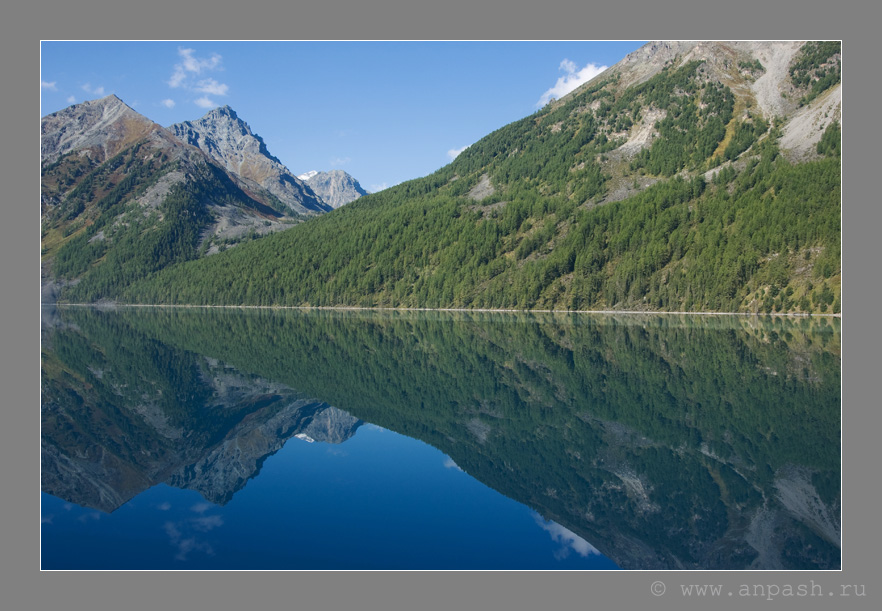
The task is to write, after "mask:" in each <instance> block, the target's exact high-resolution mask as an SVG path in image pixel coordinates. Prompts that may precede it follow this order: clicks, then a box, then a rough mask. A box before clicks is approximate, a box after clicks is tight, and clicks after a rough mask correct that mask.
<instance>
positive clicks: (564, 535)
mask: <svg viewBox="0 0 882 611" xmlns="http://www.w3.org/2000/svg"><path fill="white" fill-rule="evenodd" d="M533 519H534V520H536V524H538V525H539V527H540V528H541V529H542V530H544V531H546V532H547V533H548V534H550V535H551V540H552V541H554V542H555V543H560V545H561V548H560V549H559V550H557V551H556V552H555V553H554V557H555V558H557V559H558V560H563V559H564V558H566V557H567V556H569V555H570V550H573V551H575V552H576V553H577V554H579V555H580V556H582V557H583V558H586V557H588V556H590V555H592V554H600V552H599V551H597V548H596V547H594V546H593V545H591V544H590V543H588V542H587V541H586V540H585V539H583V538H582V537H580V536H579V535H577V534H576V533H574V532H573V531H571V530H568V529H566V528H564V527H563V526H561V525H560V524H558V523H557V522H547V521H545V520H544V519H543V518H542V516H540V515H539V514H538V513H534V514H533Z"/></svg>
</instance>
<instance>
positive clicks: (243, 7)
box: [0, 0, 882, 611]
mask: <svg viewBox="0 0 882 611" xmlns="http://www.w3.org/2000/svg"><path fill="white" fill-rule="evenodd" d="M847 8H848V7H846V6H845V5H844V4H843V3H827V4H821V3H817V2H811V3H805V2H802V3H798V2H795V1H792V0H791V1H788V2H775V3H774V4H772V3H769V2H761V1H758V0H748V1H743V2H738V3H730V4H727V5H725V6H722V7H720V8H711V5H709V4H707V3H701V2H697V1H696V0H688V1H686V0H684V1H681V2H667V3H645V4H638V3H633V2H619V3H611V4H607V5H603V6H601V5H588V4H587V3H577V2H575V1H574V0H565V1H563V2H561V1H559V0H554V1H553V2H551V3H549V2H538V3H533V4H526V3H523V2H518V3H512V2H504V1H503V0H490V1H487V0H481V1H480V2H476V1H475V0H471V1H464V0H452V1H448V2H444V3H434V4H433V5H426V6H420V7H419V8H418V7H417V5H415V4H413V3H410V2H405V1H404V0H388V1H385V2H379V1H377V0H370V2H353V1H350V0H346V1H341V0H329V1H326V2H322V3H311V4H309V5H302V6H297V5H292V4H291V3H283V2H282V1H281V0H273V1H272V2H260V3H243V4H237V5H233V4H230V3H209V2H205V1H204V0H199V2H193V1H191V2H187V3H186V4H182V3H180V2H172V1H170V0H158V1H157V2H151V3H143V4H139V5H137V6H133V7H127V8H123V7H122V5H120V4H118V3H114V2H111V1H110V0H92V1H90V2H65V3H62V2H57V1H41V0H37V1H35V2H30V3H20V4H16V5H15V6H13V7H11V8H6V9H4V19H3V25H2V26H0V27H2V30H3V31H2V36H0V44H2V52H0V61H2V67H3V68H2V74H3V76H4V81H5V82H4V88H3V89H4V94H3V97H4V102H5V103H4V104H3V108H4V110H6V112H7V113H9V114H11V115H12V116H7V119H6V121H4V122H3V130H4V135H6V134H8V136H7V137H4V138H3V144H4V146H3V147H2V155H3V163H2V164H0V167H2V168H3V170H2V171H3V177H4V181H3V183H4V187H5V191H4V196H3V214H4V217H5V218H4V222H3V223H2V232H3V233H2V236H3V239H2V240H0V244H2V246H3V258H2V261H3V279H4V284H6V285H7V286H6V287H4V289H5V290H4V291H3V295H4V296H3V312H4V322H3V325H2V329H3V361H2V367H0V371H2V376H3V377H2V381H3V386H2V387H3V389H4V391H5V392H4V393H3V395H2V396H3V426H2V427H0V435H2V437H0V448H2V452H3V459H2V461H0V465H2V474H3V479H2V481H3V483H4V489H5V494H4V500H3V502H2V506H3V511H2V515H3V517H4V519H3V527H2V539H0V541H2V552H0V553H2V564H0V567H2V570H0V582H2V589H0V601H2V604H0V606H2V607H3V608H8V609H13V610H17V609H49V610H51V609H56V608H64V609H92V610H99V611H100V610H104V609H126V610H128V609H188V610H190V609H209V608H210V609H264V608H285V609H288V608H290V609H347V608H355V607H357V608H359V609H361V608H369V609H373V608H378V609H497V608H499V609H537V610H538V609H587V608H596V609H617V608H621V609H667V608H670V609H682V610H687V609H709V608H713V609H730V608H731V609H753V608H793V609H797V608H798V609H800V610H803V609H815V608H817V609H829V608H841V609H864V608H867V609H870V608H878V605H879V604H880V600H882V597H880V595H879V589H880V587H882V586H880V584H879V583H878V582H876V581H875V579H874V577H877V576H878V570H874V569H875V567H876V565H875V564H874V563H873V557H874V553H873V552H874V551H875V550H876V549H877V548H878V543H879V533H880V532H882V529H879V528H878V526H877V525H876V524H874V523H873V518H874V517H875V515H874V514H875V513H876V512H875V511H874V509H875V505H874V503H873V501H874V500H875V498H874V497H875V496H877V494H878V492H877V491H878V489H879V479H878V475H876V473H877V472H878V469H877V468H876V467H877V464H878V459H879V455H878V444H876V443H873V441H874V440H873V435H874V432H875V431H876V430H879V429H878V426H879V413H878V411H879V410H877V409H874V408H873V407H872V406H873V405H874V404H875V403H874V402H873V399H872V397H873V388H872V383H873V377H872V376H873V374H874V373H876V372H877V370H878V365H877V364H876V363H877V361H875V360H874V359H873V358H872V357H873V354H874V352H875V351H874V350H873V349H872V345H873V342H874V340H878V332H875V329H874V328H873V325H872V324H871V323H870V321H869V320H867V318H868V316H867V314H868V311H869V309H870V308H871V307H872V305H873V296H874V293H875V292H876V291H873V289H874V288H875V287H876V286H877V285H878V283H877V282H874V278H873V276H872V275H871V274H872V271H871V270H872V269H873V268H874V267H876V266H877V265H878V263H877V262H878V260H879V257H878V253H877V254H876V255H873V251H872V250H871V248H872V246H871V245H872V244H873V243H874V240H873V239H872V237H871V235H870V232H872V231H873V229H874V226H878V224H874V223H873V219H874V218H875V219H876V220H878V206H876V205H874V204H875V203H876V200H874V199H873V196H872V194H871V189H872V186H871V185H872V182H873V179H874V178H876V174H875V171H878V170H877V169H876V167H873V166H878V161H876V157H874V155H873V153H874V152H875V151H874V150H873V149H872V148H871V146H872V140H871V139H872V136H873V135H874V133H873V132H874V131H877V130H878V127H877V125H878V120H875V119H874V118H871V117H870V116H869V113H870V111H871V108H872V106H873V105H874V100H875V99H878V97H877V95H876V93H877V92H876V91H875V89H877V87H874V85H875V83H876V82H877V81H878V79H877V78H876V74H877V69H876V66H875V64H876V61H877V60H878V52H877V51H876V50H875V49H873V48H872V47H871V46H870V45H871V44H872V42H873V41H874V37H873V36H872V32H871V30H870V27H871V26H872V25H876V24H878V23H879V22H880V21H879V19H878V16H879V11H878V9H871V8H848V10H847ZM874 15H875V17H876V18H875V19H874V18H873V17H874ZM694 38H701V39H709V40H728V39H742V40H743V39H750V40H765V39H770V40H771V39H775V40H777V39H801V40H802V39H841V40H842V41H843V57H844V72H845V74H846V75H847V76H846V77H845V79H844V81H845V82H846V83H848V90H847V91H846V92H845V95H844V96H843V97H844V109H847V111H846V112H844V113H843V114H847V115H848V117H849V120H848V121H843V141H844V142H845V141H847V142H848V146H846V147H845V152H844V155H843V158H844V159H846V158H847V159H848V163H847V165H845V166H844V174H843V176H844V177H845V178H846V180H845V181H844V185H843V245H844V246H843V260H844V262H845V263H844V265H845V266H846V267H847V270H848V274H847V277H848V278H865V279H866V281H865V282H862V283H857V282H856V283H850V282H847V283H844V285H843V286H844V288H845V289H846V290H845V291H844V294H843V298H842V311H843V324H842V330H843V338H842V339H843V342H842V346H843V359H842V363H843V376H842V380H843V393H842V396H843V448H844V451H843V469H844V476H843V493H844V500H843V550H844V554H843V570H842V571H833V572H807V571H802V572H786V571H785V572H771V573H770V572H749V571H748V572H711V571H704V572H664V571H644V572H621V573H617V572H616V573H610V572H604V573H600V574H591V573H587V574H586V573H557V572H547V573H541V572H526V573H524V572H471V573H470V572H357V571H354V572H299V573H287V572H270V573H266V572H234V573H230V574H228V573H225V572H219V573H209V572H181V573H167V572H41V571H40V564H39V521H38V519H37V514H38V513H39V511H38V510H39V506H38V503H39V501H38V500H37V499H38V498H39V495H38V491H39V490H38V488H39V484H38V483H37V482H38V479H39V466H38V465H39V444H38V441H37V439H38V436H39V421H40V419H39V410H38V409H37V405H36V403H37V402H38V401H39V400H40V399H39V374H38V373H37V371H38V369H37V361H38V359H39V353H38V350H39V346H38V342H39V339H38V338H39V336H38V335H37V333H38V331H37V325H38V322H39V321H38V318H39V307H38V305H39V298H38V295H39V293H38V288H39V287H38V284H37V274H36V271H37V269H36V267H37V263H36V261H37V259H38V256H37V253H38V252H39V246H38V240H37V238H36V236H37V235H38V232H37V229H38V224H39V215H38V213H37V212H36V210H37V207H36V204H33V205H31V204H28V203H27V202H28V201H29V198H31V199H36V197H37V193H38V188H39V187H38V186H37V185H38V178H37V176H38V175H37V170H36V167H37V164H36V160H37V156H38V154H39V141H38V139H37V136H36V129H37V128H36V124H37V121H36V119H37V115H38V114H39V103H38V98H36V96H37V91H38V90H37V83H36V79H37V74H38V72H39V45H40V41H41V40H91V39H95V40H156V39H168V40H252V39H254V40H257V39H276V40H296V39H303V40H317V39H318V40H456V39H468V40H494V39H506V40H613V39H625V40H641V39H646V40H648V39H668V40H674V39H694ZM850 75H854V77H853V78H852V79H849V76H850ZM858 75H861V76H858ZM852 117H854V118H852ZM858 126H860V128H858ZM871 164H872V166H871ZM874 170H875V171H874ZM876 199H878V196H876ZM10 217H11V220H10ZM13 249H14V250H13ZM30 253H33V256H31V254H30ZM10 285H11V286H10ZM846 317H847V318H848V319H849V320H852V319H854V320H855V321H856V322H854V323H853V324H854V328H855V329H857V328H858V325H861V331H860V333H854V334H850V333H849V329H850V328H851V327H849V326H848V325H846V323H845V320H844V319H845V318H846ZM13 319H14V320H13ZM858 321H861V322H858ZM862 323H863V324H862ZM846 363H847V365H846ZM877 400H878V399H877ZM874 452H875V454H874ZM874 476H875V477H874ZM655 581H663V582H666V584H667V594H665V595H664V596H654V595H653V593H652V591H651V586H652V584H653V583H654V582H655ZM810 581H811V582H812V583H817V584H820V585H821V587H822V588H823V590H824V592H827V591H828V590H830V591H834V590H835V591H836V592H839V588H840V586H841V585H842V584H854V585H864V586H865V588H866V593H867V596H866V597H855V596H852V597H849V598H842V597H840V596H838V595H837V596H836V598H835V599H834V598H830V599H827V598H826V597H823V596H822V597H817V598H785V597H777V598H775V599H774V600H767V599H765V598H757V597H754V598H747V599H745V598H742V597H737V596H735V597H731V598H726V597H723V598H721V599H715V600H713V601H710V600H708V599H689V598H684V597H683V596H682V595H680V594H679V593H678V592H679V584H688V583H699V584H700V583H713V584H722V585H723V587H724V588H725V589H729V590H733V591H735V592H737V591H738V588H739V586H740V585H742V584H768V585H771V584H778V585H781V586H783V585H786V584H793V585H796V584H805V583H809V582H810ZM874 600H875V601H876V602H875V603H873V601H874ZM7 605H8V606H7Z"/></svg>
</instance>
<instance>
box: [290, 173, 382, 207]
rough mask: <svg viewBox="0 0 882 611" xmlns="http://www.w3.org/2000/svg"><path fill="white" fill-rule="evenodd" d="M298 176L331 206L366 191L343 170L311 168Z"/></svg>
mask: <svg viewBox="0 0 882 611" xmlns="http://www.w3.org/2000/svg"><path fill="white" fill-rule="evenodd" d="M298 178H300V179H301V180H304V181H306V184H307V185H309V187H310V188H311V189H312V190H313V191H315V193H316V194H317V195H318V196H319V197H321V198H322V200H323V201H324V202H325V203H326V204H328V205H329V206H331V207H332V208H339V207H340V206H343V205H345V204H348V203H349V202H352V201H355V200H357V199H358V198H359V197H361V196H362V195H367V193H368V192H367V191H365V190H364V189H363V188H362V187H361V185H360V184H358V181H357V180H355V179H354V178H353V177H352V176H350V175H349V174H347V173H346V172H344V171H343V170H331V171H330V172H317V171H315V170H312V171H311V172H307V173H306V174H301V175H300V176H298Z"/></svg>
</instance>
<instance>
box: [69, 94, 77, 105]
mask: <svg viewBox="0 0 882 611" xmlns="http://www.w3.org/2000/svg"><path fill="white" fill-rule="evenodd" d="M76 101H77V99H76V97H74V96H72V95H69V96H67V103H68V104H74V103H75V102H76Z"/></svg>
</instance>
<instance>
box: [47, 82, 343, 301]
mask: <svg viewBox="0 0 882 611" xmlns="http://www.w3.org/2000/svg"><path fill="white" fill-rule="evenodd" d="M189 133H195V132H193V131H191V132H189ZM218 139H219V140H220V138H218ZM241 141H247V138H245V137H243V138H242V139H241ZM254 141H255V142H256V139H254ZM224 142H225V141H224ZM258 148H259V147H258ZM212 150H216V149H212ZM249 150H250V149H249ZM240 156H241V158H242V160H243V161H242V163H241V164H240V166H239V167H238V168H234V169H235V170H236V171H235V172H233V171H230V170H229V169H228V168H227V167H226V166H224V165H221V164H220V163H219V162H218V161H217V160H215V159H214V158H213V157H211V156H210V155H209V154H207V153H206V152H204V151H202V150H201V149H200V148H198V147H196V146H192V145H190V144H187V143H186V142H183V141H182V140H181V139H179V138H178V137H177V136H175V134H174V133H173V132H172V131H170V130H168V129H166V128H163V127H161V126H160V125H158V124H156V123H154V122H152V121H150V120H149V119H147V118H146V117H144V116H142V115H140V114H139V113H137V112H136V111H135V110H133V109H132V108H130V107H129V106H127V105H126V104H125V103H124V102H123V101H122V100H120V99H119V98H118V97H116V96H114V95H110V96H107V97H105V98H102V99H100V100H94V101H89V102H84V103H82V104H76V105H74V106H70V107H68V108H65V109H63V110H61V111H59V112H56V113H53V114H50V115H48V116H46V117H43V119H42V121H41V162H42V171H41V177H42V179H41V216H42V219H41V225H42V253H43V256H42V277H43V278H42V281H43V284H42V286H43V299H44V300H46V301H52V300H54V299H55V298H57V297H58V296H59V294H63V296H62V298H66V299H70V300H79V301H94V300H97V299H112V298H114V296H115V295H116V294H117V292H118V291H119V290H120V289H121V288H122V287H124V286H125V285H126V284H128V283H131V282H132V281H134V280H136V279H138V278H140V277H143V276H145V275H147V274H149V273H152V272H154V271H157V270H159V269H161V268H163V267H165V266H167V265H170V264H172V263H176V262H181V261H185V260H188V259H195V258H198V257H199V256H202V255H205V254H212V253H215V252H218V251H219V250H222V249H224V248H226V247H228V246H229V245H231V244H236V243H238V242H241V241H243V240H247V239H251V238H253V237H256V236H258V235H262V234H265V233H270V232H272V231H277V230H279V229H285V228H287V227H290V226H291V225H292V224H294V223H297V222H299V221H300V220H302V216H301V215H299V214H298V213H297V212H296V210H306V208H305V207H303V206H301V205H300V204H297V205H296V206H295V203H292V202H293V201H294V200H290V201H287V203H282V202H281V201H280V199H279V198H278V197H277V196H275V195H273V194H272V193H271V192H270V190H268V189H266V188H264V187H263V186H261V185H259V184H258V183H257V182H256V181H255V179H254V177H255V176H256V173H255V172H254V171H253V168H255V167H258V166H259V164H258V163H257V162H254V163H246V160H251V159H252V157H248V156H247V155H245V153H242V154H241V155H240ZM253 158H254V159H258V160H259V159H260V156H259V155H258V154H255V155H254V156H253ZM266 163H267V165H269V166H272V167H275V166H273V165H272V164H275V163H277V162H274V161H267V162H266ZM283 178H284V177H283ZM283 182H285V181H284V180H283ZM286 184H290V185H292V189H294V188H295V187H296V188H298V189H300V190H301V192H302V193H304V194H305V196H304V197H305V199H304V200H303V201H306V202H309V205H310V206H312V207H313V209H314V210H312V211H310V214H313V213H316V212H318V211H324V210H330V209H331V208H330V207H329V206H326V205H325V204H323V203H321V202H320V201H319V200H318V199H317V197H316V196H315V195H314V194H313V193H312V192H311V191H310V190H309V189H308V187H305V186H303V185H302V183H300V181H297V180H296V179H294V178H293V177H291V178H290V180H288V181H287V183H286ZM295 208H296V210H295Z"/></svg>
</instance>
